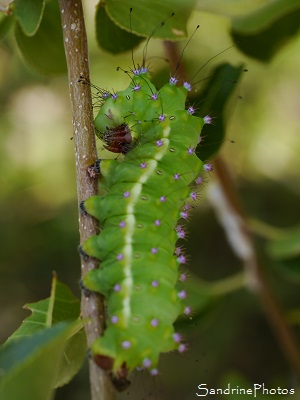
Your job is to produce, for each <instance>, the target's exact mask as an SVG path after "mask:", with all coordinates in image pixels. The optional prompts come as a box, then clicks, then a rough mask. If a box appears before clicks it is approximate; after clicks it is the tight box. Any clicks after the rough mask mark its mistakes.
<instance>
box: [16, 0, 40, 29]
mask: <svg viewBox="0 0 300 400" xmlns="http://www.w3.org/2000/svg"><path fill="white" fill-rule="evenodd" d="M14 5H15V10H14V14H15V16H16V18H17V20H18V21H19V23H20V26H21V28H22V30H23V32H24V33H25V35H26V36H33V35H34V34H35V33H36V31H37V30H38V28H39V26H40V23H41V20H42V17H43V11H44V8H45V0H15V1H14Z"/></svg>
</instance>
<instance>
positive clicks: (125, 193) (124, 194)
mask: <svg viewBox="0 0 300 400" xmlns="http://www.w3.org/2000/svg"><path fill="white" fill-rule="evenodd" d="M123 196H124V197H125V199H127V198H128V197H129V196H130V192H128V191H126V192H124V193H123Z"/></svg>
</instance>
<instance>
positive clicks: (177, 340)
mask: <svg viewBox="0 0 300 400" xmlns="http://www.w3.org/2000/svg"><path fill="white" fill-rule="evenodd" d="M173 340H174V342H175V343H180V341H181V335H180V333H178V332H175V333H174V334H173Z"/></svg>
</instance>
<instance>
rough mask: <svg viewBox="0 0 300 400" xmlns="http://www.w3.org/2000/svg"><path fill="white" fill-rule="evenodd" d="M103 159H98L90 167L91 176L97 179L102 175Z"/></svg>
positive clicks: (88, 170)
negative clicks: (101, 164)
mask: <svg viewBox="0 0 300 400" xmlns="http://www.w3.org/2000/svg"><path fill="white" fill-rule="evenodd" d="M100 163H101V159H98V160H96V162H95V164H92V165H90V166H89V167H88V169H87V172H88V174H89V176H90V177H91V178H94V179H96V178H97V177H98V176H99V175H100Z"/></svg>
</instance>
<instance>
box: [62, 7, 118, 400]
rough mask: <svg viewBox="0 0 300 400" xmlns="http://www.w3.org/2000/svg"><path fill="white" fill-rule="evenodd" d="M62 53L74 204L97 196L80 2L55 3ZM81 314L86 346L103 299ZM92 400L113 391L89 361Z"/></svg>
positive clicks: (86, 221)
mask: <svg viewBox="0 0 300 400" xmlns="http://www.w3.org/2000/svg"><path fill="white" fill-rule="evenodd" d="M59 7H60V12H61V19H62V27H63V37H64V46H65V54H66V60H67V67H68V76H69V89H70V98H71V106H72V118H73V131H74V145H75V159H76V173H77V195H78V201H79V202H80V201H81V200H85V199H86V198H88V197H90V196H93V195H95V194H97V182H96V180H94V179H91V178H90V177H89V176H88V174H87V167H88V166H89V165H91V164H93V163H94V162H95V160H96V159H97V151H96V143H95V135H94V122H93V109H92V98H91V90H90V87H89V86H88V85H83V84H82V83H79V82H78V79H79V78H80V75H82V76H84V77H85V78H86V79H89V62H88V46H87V37H86V30H85V23H84V16H83V9H82V4H81V0H76V1H74V0H59ZM79 233H80V242H81V243H82V242H83V241H84V240H86V239H87V238H88V237H90V236H91V235H94V234H97V233H98V226H97V224H96V221H95V220H94V219H93V218H91V217H90V216H88V215H83V214H81V213H79ZM94 268H97V263H96V262H95V260H92V259H89V260H87V261H83V260H82V261H81V274H82V276H84V275H85V274H86V273H88V272H89V271H90V270H92V269H94ZM81 313H82V318H83V321H84V327H85V331H86V335H87V343H88V347H90V346H91V344H92V343H93V341H94V340H95V339H96V338H97V337H99V336H100V335H101V334H102V332H103V329H104V321H105V319H104V306H103V299H102V298H101V296H100V295H98V294H96V293H91V295H90V296H89V297H86V296H84V295H82V299H81ZM89 367H90V383H91V393H92V400H100V399H101V400H113V399H114V389H113V388H112V384H111V381H110V378H109V376H108V375H107V374H106V373H105V372H104V371H103V370H101V369H100V368H99V367H98V366H97V365H96V364H95V363H94V362H93V360H90V362H89Z"/></svg>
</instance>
